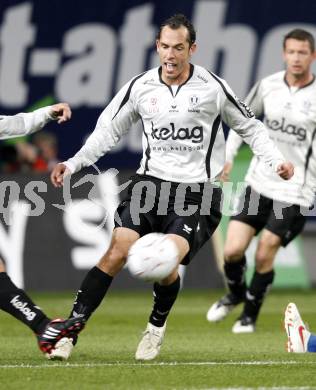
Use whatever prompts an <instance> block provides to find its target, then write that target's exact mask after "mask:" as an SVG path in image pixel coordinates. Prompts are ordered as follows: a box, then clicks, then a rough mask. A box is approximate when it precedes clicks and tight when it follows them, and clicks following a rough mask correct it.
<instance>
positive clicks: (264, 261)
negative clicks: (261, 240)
mask: <svg viewBox="0 0 316 390" xmlns="http://www.w3.org/2000/svg"><path fill="white" fill-rule="evenodd" d="M272 268H273V258H271V256H269V254H268V253H267V252H265V251H258V252H257V253H256V271H257V272H260V273H264V272H268V271H271V269H272Z"/></svg>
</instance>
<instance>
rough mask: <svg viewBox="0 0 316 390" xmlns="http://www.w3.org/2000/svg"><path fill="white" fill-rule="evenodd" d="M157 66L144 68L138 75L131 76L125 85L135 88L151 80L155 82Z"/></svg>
mask: <svg viewBox="0 0 316 390" xmlns="http://www.w3.org/2000/svg"><path fill="white" fill-rule="evenodd" d="M158 69H159V68H158V67H157V68H153V69H150V70H146V71H145V72H142V73H139V74H138V75H136V76H134V77H132V78H131V79H130V80H129V81H128V82H127V83H126V84H125V86H126V87H127V88H129V89H131V88H133V89H134V88H137V87H141V86H142V85H145V84H148V83H151V82H156V81H157V79H158V77H159V76H158Z"/></svg>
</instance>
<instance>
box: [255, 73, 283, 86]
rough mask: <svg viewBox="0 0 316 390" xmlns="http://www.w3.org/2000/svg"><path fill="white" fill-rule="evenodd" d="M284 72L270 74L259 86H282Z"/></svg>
mask: <svg viewBox="0 0 316 390" xmlns="http://www.w3.org/2000/svg"><path fill="white" fill-rule="evenodd" d="M284 77H285V71H284V70H282V71H280V72H276V73H272V74H270V75H269V76H266V77H264V78H263V79H262V80H261V81H260V84H261V85H263V86H269V85H271V84H282V85H283V84H284Z"/></svg>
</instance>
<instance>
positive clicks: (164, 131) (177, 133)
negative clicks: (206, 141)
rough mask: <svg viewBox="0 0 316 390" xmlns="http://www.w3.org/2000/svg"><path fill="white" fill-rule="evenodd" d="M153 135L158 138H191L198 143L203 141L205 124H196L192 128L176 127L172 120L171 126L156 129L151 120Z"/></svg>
mask: <svg viewBox="0 0 316 390" xmlns="http://www.w3.org/2000/svg"><path fill="white" fill-rule="evenodd" d="M151 136H152V138H153V139H157V140H163V141H166V140H169V139H172V140H174V141H176V140H191V141H192V143H194V144H197V143H200V142H203V126H195V127H192V129H190V128H188V127H180V129H176V127H175V124H174V123H172V122H171V123H170V127H161V128H160V129H159V128H157V129H155V127H154V124H153V122H151Z"/></svg>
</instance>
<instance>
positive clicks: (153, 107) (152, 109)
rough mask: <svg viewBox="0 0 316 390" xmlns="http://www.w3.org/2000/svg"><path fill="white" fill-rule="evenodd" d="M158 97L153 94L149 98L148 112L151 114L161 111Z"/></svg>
mask: <svg viewBox="0 0 316 390" xmlns="http://www.w3.org/2000/svg"><path fill="white" fill-rule="evenodd" d="M157 103H158V98H157V97H156V96H152V97H150V98H149V105H148V113H149V114H156V113H157V112H159V107H158V104H157Z"/></svg>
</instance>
